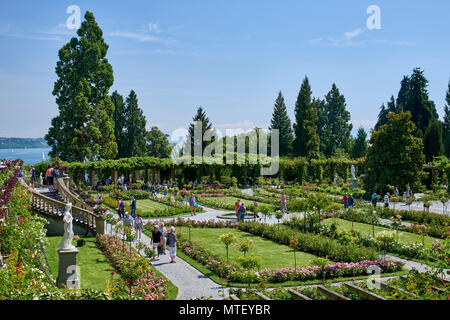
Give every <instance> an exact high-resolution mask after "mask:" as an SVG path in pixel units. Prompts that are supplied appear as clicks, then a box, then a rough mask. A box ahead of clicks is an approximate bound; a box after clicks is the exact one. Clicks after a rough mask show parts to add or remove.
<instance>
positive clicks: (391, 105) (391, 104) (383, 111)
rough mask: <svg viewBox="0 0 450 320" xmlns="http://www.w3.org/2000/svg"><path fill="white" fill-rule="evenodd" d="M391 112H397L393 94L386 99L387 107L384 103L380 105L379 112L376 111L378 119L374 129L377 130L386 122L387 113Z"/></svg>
mask: <svg viewBox="0 0 450 320" xmlns="http://www.w3.org/2000/svg"><path fill="white" fill-rule="evenodd" d="M391 112H394V113H399V108H398V106H396V105H395V100H394V96H391V100H390V101H388V103H387V107H385V106H384V104H382V105H381V108H380V112H379V113H378V121H377V123H376V125H375V127H374V129H375V130H378V129H379V128H380V127H381V126H382V125H384V124H387V123H388V120H387V117H386V116H387V115H388V114H389V113H391Z"/></svg>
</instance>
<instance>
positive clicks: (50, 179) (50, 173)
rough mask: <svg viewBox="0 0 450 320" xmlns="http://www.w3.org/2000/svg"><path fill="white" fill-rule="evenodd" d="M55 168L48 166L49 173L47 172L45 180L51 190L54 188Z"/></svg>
mask: <svg viewBox="0 0 450 320" xmlns="http://www.w3.org/2000/svg"><path fill="white" fill-rule="evenodd" d="M52 172H53V168H52V167H51V166H50V165H48V167H47V171H45V178H46V179H47V186H48V188H49V189H52V188H51V186H53V177H52Z"/></svg>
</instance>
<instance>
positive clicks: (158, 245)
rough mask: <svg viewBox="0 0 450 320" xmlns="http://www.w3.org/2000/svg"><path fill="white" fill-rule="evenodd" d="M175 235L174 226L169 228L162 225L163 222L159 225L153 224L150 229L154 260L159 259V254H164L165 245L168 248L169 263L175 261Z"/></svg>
mask: <svg viewBox="0 0 450 320" xmlns="http://www.w3.org/2000/svg"><path fill="white" fill-rule="evenodd" d="M176 243H177V235H176V233H175V227H174V226H171V227H170V228H169V230H167V229H166V227H164V223H161V225H160V226H158V225H155V226H154V227H153V231H152V238H151V244H152V246H153V250H156V253H155V256H156V260H159V256H160V254H164V255H165V254H166V247H168V248H169V256H170V263H175V262H176V261H175V257H176V255H177V247H176Z"/></svg>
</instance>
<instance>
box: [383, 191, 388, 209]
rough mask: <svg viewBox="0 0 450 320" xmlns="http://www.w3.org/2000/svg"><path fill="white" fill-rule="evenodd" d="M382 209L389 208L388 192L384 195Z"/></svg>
mask: <svg viewBox="0 0 450 320" xmlns="http://www.w3.org/2000/svg"><path fill="white" fill-rule="evenodd" d="M384 207H385V208H389V192H386V194H385V195H384Z"/></svg>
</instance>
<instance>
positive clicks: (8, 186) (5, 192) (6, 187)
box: [0, 160, 23, 218]
mask: <svg viewBox="0 0 450 320" xmlns="http://www.w3.org/2000/svg"><path fill="white" fill-rule="evenodd" d="M22 163H23V161H19V160H16V161H15V162H13V163H11V164H10V167H9V168H8V169H6V171H5V172H4V176H3V179H4V180H3V185H2V186H1V187H0V217H3V218H7V205H8V203H9V201H10V200H11V196H12V194H13V192H14V188H15V187H16V186H17V183H18V182H19V179H18V178H17V176H18V175H19V172H20V168H21V166H22ZM12 168H14V169H13V170H14V171H13V172H12V174H11V172H10V171H11V169H12Z"/></svg>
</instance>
